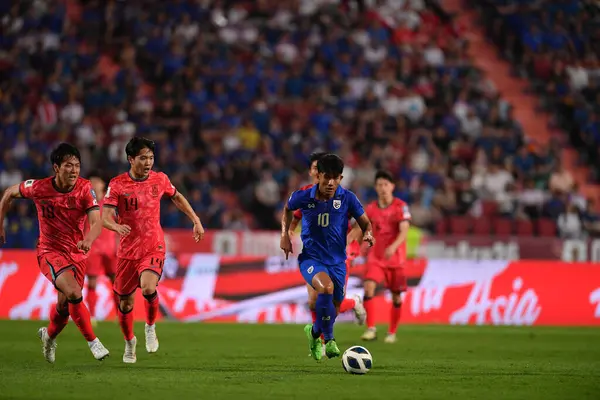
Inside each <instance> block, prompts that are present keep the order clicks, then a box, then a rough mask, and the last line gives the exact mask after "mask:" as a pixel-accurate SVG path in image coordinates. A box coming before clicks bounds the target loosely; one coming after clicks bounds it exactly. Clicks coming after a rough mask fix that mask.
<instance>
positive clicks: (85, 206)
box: [0, 143, 109, 363]
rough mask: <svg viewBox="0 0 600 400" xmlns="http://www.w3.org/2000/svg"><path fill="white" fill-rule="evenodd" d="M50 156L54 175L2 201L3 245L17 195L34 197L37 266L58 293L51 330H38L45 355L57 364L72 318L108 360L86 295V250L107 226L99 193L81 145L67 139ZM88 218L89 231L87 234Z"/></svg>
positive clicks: (24, 185) (97, 353)
mask: <svg viewBox="0 0 600 400" xmlns="http://www.w3.org/2000/svg"><path fill="white" fill-rule="evenodd" d="M50 160H51V162H52V168H53V169H54V174H55V175H54V176H52V177H48V178H44V179H40V180H34V179H29V180H26V181H25V182H22V183H20V184H17V185H14V186H11V187H9V188H8V189H6V191H5V192H4V195H3V196H2V200H0V244H3V243H5V240H4V238H5V234H4V228H3V226H4V218H5V217H6V212H7V211H8V207H9V205H10V202H11V201H12V199H15V198H26V199H31V200H33V202H34V203H35V206H36V209H37V214H38V221H39V224H40V237H39V239H38V243H37V259H38V267H39V268H40V271H41V272H42V274H43V275H44V276H45V277H46V278H47V279H48V280H49V281H50V282H52V284H53V285H54V287H55V288H56V290H57V291H58V296H57V301H56V306H55V307H52V310H51V311H50V323H49V324H48V328H40V329H39V330H38V336H39V338H40V340H41V341H42V352H43V354H44V358H45V359H46V361H48V362H49V363H54V361H55V359H56V337H57V336H58V335H59V333H60V332H61V331H62V330H63V329H64V328H65V326H67V323H68V322H69V316H70V317H71V318H72V319H73V322H75V325H77V328H79V331H80V332H81V334H82V335H83V337H84V338H85V340H87V342H88V346H89V348H90V350H91V352H92V354H93V355H94V358H96V359H97V360H104V359H105V358H106V357H108V355H109V352H108V350H107V349H106V348H105V347H104V346H103V345H102V343H100V340H99V339H98V338H97V337H96V335H95V334H94V330H93V328H92V323H91V321H90V312H89V311H88V308H87V307H86V305H85V303H84V302H83V294H82V290H83V281H84V277H85V271H86V264H87V253H88V251H89V250H90V248H91V246H92V243H93V242H94V240H96V238H97V237H98V236H99V235H100V232H101V230H102V221H101V218H100V210H99V207H98V202H97V201H96V194H95V193H94V190H93V189H92V186H91V184H90V181H88V180H87V179H83V178H81V177H80V176H79V172H80V170H81V156H80V155H79V150H77V148H75V147H74V146H72V145H70V144H68V143H62V144H60V145H59V146H58V147H57V148H56V149H55V150H54V151H53V152H52V154H51V155H50ZM86 216H87V219H88V221H89V224H90V230H89V232H88V233H87V234H86V235H85V236H84V232H83V228H84V226H85V219H86Z"/></svg>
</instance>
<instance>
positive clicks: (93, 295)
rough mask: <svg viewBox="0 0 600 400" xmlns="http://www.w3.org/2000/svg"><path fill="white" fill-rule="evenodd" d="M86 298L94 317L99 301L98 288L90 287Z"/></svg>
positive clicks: (91, 314)
mask: <svg viewBox="0 0 600 400" xmlns="http://www.w3.org/2000/svg"><path fill="white" fill-rule="evenodd" d="M86 299H87V303H88V308H89V310H90V316H91V317H92V318H94V317H95V316H96V303H98V293H97V292H96V288H93V289H90V288H89V287H88V292H87V296H86Z"/></svg>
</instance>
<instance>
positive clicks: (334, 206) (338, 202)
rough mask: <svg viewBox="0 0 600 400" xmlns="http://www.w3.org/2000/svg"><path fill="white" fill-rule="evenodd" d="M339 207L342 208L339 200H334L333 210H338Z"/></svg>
mask: <svg viewBox="0 0 600 400" xmlns="http://www.w3.org/2000/svg"><path fill="white" fill-rule="evenodd" d="M341 206H342V201H341V200H334V201H333V208H335V209H336V210H339V209H340V207H341Z"/></svg>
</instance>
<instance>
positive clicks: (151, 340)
mask: <svg viewBox="0 0 600 400" xmlns="http://www.w3.org/2000/svg"><path fill="white" fill-rule="evenodd" d="M146 351H148V353H156V352H157V351H158V338H157V337H156V325H148V324H146Z"/></svg>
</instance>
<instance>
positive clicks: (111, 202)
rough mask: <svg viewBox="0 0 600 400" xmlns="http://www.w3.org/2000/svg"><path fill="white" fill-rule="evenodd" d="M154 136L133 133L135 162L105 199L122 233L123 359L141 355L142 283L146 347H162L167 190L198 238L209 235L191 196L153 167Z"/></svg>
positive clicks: (118, 281)
mask: <svg viewBox="0 0 600 400" xmlns="http://www.w3.org/2000/svg"><path fill="white" fill-rule="evenodd" d="M154 149H155V146H154V142H153V141H151V140H148V139H145V138H140V137H134V138H133V139H131V140H130V141H129V143H127V147H126V148H125V152H126V153H127V159H128V160H129V163H130V164H131V168H130V170H129V171H128V172H125V173H123V174H121V175H118V176H116V177H115V178H113V179H112V180H111V181H110V183H109V185H108V191H107V192H106V197H105V200H104V208H103V211H102V218H103V221H104V226H105V227H106V228H108V229H110V230H111V231H115V232H117V233H118V234H119V235H121V240H120V244H119V248H118V251H117V257H118V262H117V275H116V277H115V284H114V291H115V293H116V294H117V295H119V297H120V302H119V309H118V316H119V325H120V326H121V330H122V331H123V335H124V336H125V353H124V354H123V362H124V363H128V364H132V363H135V362H136V360H137V358H136V344H137V339H136V337H135V336H134V334H133V314H132V311H133V303H134V299H135V291H136V289H137V288H138V287H140V288H141V289H142V294H143V295H144V298H145V307H146V329H145V334H146V350H147V351H148V352H149V353H155V352H156V351H157V350H158V338H157V337H156V329H155V325H154V323H155V321H156V317H157V314H158V304H159V302H158V292H157V291H156V287H157V286H158V281H159V280H160V277H161V276H162V269H163V263H164V260H165V250H166V249H165V239H164V233H163V230H162V227H161V226H160V200H161V198H162V197H163V195H167V196H169V197H170V198H171V200H172V201H173V203H174V204H175V205H176V206H177V208H179V209H180V210H181V211H183V213H184V214H185V215H187V216H188V218H189V219H190V220H191V221H192V222H193V223H194V228H193V237H194V239H195V240H196V242H198V241H200V240H201V239H202V238H203V237H204V228H203V227H202V223H201V222H200V218H199V217H198V216H197V215H196V213H195V212H194V210H193V209H192V206H190V203H189V202H188V201H187V199H186V198H185V197H184V196H183V195H182V194H181V193H179V192H178V191H177V190H176V189H175V187H174V186H173V185H172V184H171V181H170V180H169V178H168V177H167V175H165V174H164V173H162V172H154V171H152V166H153V165H154Z"/></svg>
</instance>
